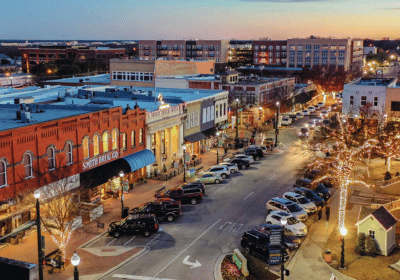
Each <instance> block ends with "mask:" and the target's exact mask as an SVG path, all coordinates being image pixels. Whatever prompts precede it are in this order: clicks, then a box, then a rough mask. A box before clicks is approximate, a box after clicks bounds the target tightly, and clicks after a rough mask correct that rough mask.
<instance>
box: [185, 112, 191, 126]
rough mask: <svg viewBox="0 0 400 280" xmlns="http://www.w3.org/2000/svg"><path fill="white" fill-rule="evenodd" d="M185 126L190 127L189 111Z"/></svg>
mask: <svg viewBox="0 0 400 280" xmlns="http://www.w3.org/2000/svg"><path fill="white" fill-rule="evenodd" d="M186 128H190V113H188V114H187V115H186Z"/></svg>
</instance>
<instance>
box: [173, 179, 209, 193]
mask: <svg viewBox="0 0 400 280" xmlns="http://www.w3.org/2000/svg"><path fill="white" fill-rule="evenodd" d="M179 187H181V188H182V189H183V190H191V189H199V190H200V191H201V192H202V193H203V194H205V193H206V188H205V186H204V184H203V183H202V182H196V181H194V182H189V183H184V184H182V185H180V186H179Z"/></svg>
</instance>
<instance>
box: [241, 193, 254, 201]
mask: <svg viewBox="0 0 400 280" xmlns="http://www.w3.org/2000/svg"><path fill="white" fill-rule="evenodd" d="M252 194H253V192H251V193H249V195H248V196H246V197H245V198H244V199H243V200H246V199H247V198H248V197H249V196H250V195H252Z"/></svg>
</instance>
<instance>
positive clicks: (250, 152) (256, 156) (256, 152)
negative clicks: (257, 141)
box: [244, 148, 264, 160]
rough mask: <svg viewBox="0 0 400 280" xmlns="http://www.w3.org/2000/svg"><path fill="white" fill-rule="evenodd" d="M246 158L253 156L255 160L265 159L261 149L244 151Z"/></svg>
mask: <svg viewBox="0 0 400 280" xmlns="http://www.w3.org/2000/svg"><path fill="white" fill-rule="evenodd" d="M244 154H245V155H246V156H252V157H253V158H254V160H259V159H260V158H263V157H264V154H263V152H262V150H261V149H260V148H247V149H246V150H244Z"/></svg>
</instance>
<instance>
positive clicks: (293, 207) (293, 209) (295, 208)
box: [286, 203, 302, 213]
mask: <svg viewBox="0 0 400 280" xmlns="http://www.w3.org/2000/svg"><path fill="white" fill-rule="evenodd" d="M286 207H287V209H288V210H289V212H294V213H295V212H300V211H301V209H302V208H301V207H300V206H299V205H297V204H294V203H293V204H291V205H288V206H286Z"/></svg>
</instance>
